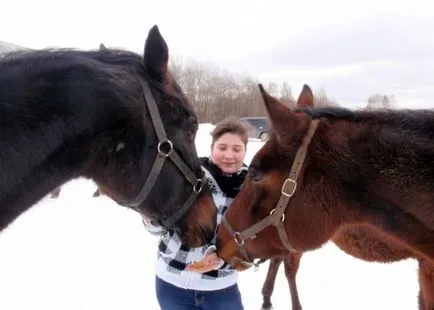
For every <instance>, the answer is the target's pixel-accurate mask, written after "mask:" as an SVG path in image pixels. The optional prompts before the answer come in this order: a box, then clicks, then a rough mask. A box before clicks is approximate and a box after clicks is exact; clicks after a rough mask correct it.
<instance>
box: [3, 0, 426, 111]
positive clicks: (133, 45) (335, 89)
mask: <svg viewBox="0 0 434 310" xmlns="http://www.w3.org/2000/svg"><path fill="white" fill-rule="evenodd" d="M98 2H99V1H98ZM98 2H97V1H90V0H87V1H84V0H76V1H59V0H57V1H52V0H37V1H33V0H32V1H28V0H27V1H24V0H12V1H8V0H3V1H2V4H1V18H0V40H4V41H7V42H11V43H15V44H19V45H23V46H27V47H32V48H44V47H74V48H81V49H94V48H97V47H98V45H99V43H101V42H103V43H104V44H106V45H107V46H116V47H122V48H125V49H128V50H132V51H136V52H139V53H142V51H143V45H144V42H145V39H146V35H147V33H148V31H149V29H150V27H152V25H154V24H157V25H158V26H159V28H160V31H161V33H162V35H163V37H164V38H165V40H166V42H167V44H168V46H169V51H170V54H171V55H173V56H182V57H190V58H194V59H197V60H200V61H206V62H207V63H209V64H210V65H212V66H215V67H219V68H224V69H227V70H229V71H231V72H234V73H237V72H239V73H246V74H249V75H251V76H252V77H254V78H257V79H258V80H259V81H260V82H262V83H265V84H267V83H268V82H276V83H281V82H282V81H287V82H289V83H290V84H291V86H292V87H293V92H294V95H297V94H298V92H299V91H300V89H301V87H302V85H303V83H307V84H309V85H310V86H311V87H312V88H313V89H314V90H317V89H321V88H324V89H325V90H326V91H327V94H328V96H329V97H330V98H332V99H335V100H337V101H338V102H339V103H340V104H341V105H344V106H348V107H359V106H362V105H363V102H365V101H366V99H367V97H368V96H369V95H370V94H372V93H376V92H381V93H384V94H393V95H394V96H395V98H396V99H397V103H398V106H399V107H410V108H434V2H432V3H430V2H428V1H419V0H412V1H399V0H395V1H381V4H378V3H377V2H380V1H379V0H377V1H373V0H363V1H359V0H356V1H346V2H341V1H335V0H327V1H306V0H298V1H290V0H286V1H284V0H282V1H271V0H270V1H264V0H262V1H253V0H250V1H241V0H239V1H235V0H219V1H204V0H202V1H188V0H182V1H181V0H176V1H161V0H159V1H157V0H153V1H148V0H140V1H133V0H118V1H104V2H102V1H101V4H98Z"/></svg>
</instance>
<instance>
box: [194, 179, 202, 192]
mask: <svg viewBox="0 0 434 310" xmlns="http://www.w3.org/2000/svg"><path fill="white" fill-rule="evenodd" d="M203 185H204V182H202V179H197V181H196V184H194V186H193V192H195V193H196V194H199V193H200V192H201V191H202V188H203Z"/></svg>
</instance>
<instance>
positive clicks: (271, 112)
mask: <svg viewBox="0 0 434 310" xmlns="http://www.w3.org/2000/svg"><path fill="white" fill-rule="evenodd" d="M258 86H259V91H260V92H261V95H262V98H263V99H264V103H265V108H266V109H267V113H268V116H269V117H270V120H271V124H272V126H273V129H274V132H275V133H276V134H277V136H278V138H280V136H281V134H283V133H284V132H285V131H286V130H287V129H288V128H289V127H291V126H292V125H293V124H291V122H288V120H289V119H288V116H290V115H291V111H290V110H289V109H288V108H287V107H286V106H285V105H284V104H283V103H282V102H281V101H279V100H278V99H277V98H274V97H273V96H271V95H270V94H268V93H267V92H266V91H265V89H264V87H263V86H262V84H259V85H258Z"/></svg>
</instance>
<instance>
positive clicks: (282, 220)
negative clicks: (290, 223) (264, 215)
mask: <svg viewBox="0 0 434 310" xmlns="http://www.w3.org/2000/svg"><path fill="white" fill-rule="evenodd" d="M274 212H276V209H273V210H271V211H270V215H273V214H274ZM280 221H281V222H282V223H283V222H285V213H283V214H282V217H281V218H280Z"/></svg>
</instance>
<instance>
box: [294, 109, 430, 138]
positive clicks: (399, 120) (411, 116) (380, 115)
mask: <svg viewBox="0 0 434 310" xmlns="http://www.w3.org/2000/svg"><path fill="white" fill-rule="evenodd" d="M297 111H299V112H304V113H306V114H307V115H309V116H310V117H312V119H319V118H325V119H327V120H328V121H329V122H331V123H335V122H339V121H347V122H351V123H364V124H371V125H378V126H381V127H390V128H399V129H402V130H406V131H407V130H408V131H412V132H419V133H421V134H424V135H431V134H433V133H434V110H429V109H425V110H411V109H402V110H392V109H378V110H373V111H372V110H350V109H347V108H340V107H319V108H314V109H299V110H297Z"/></svg>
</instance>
